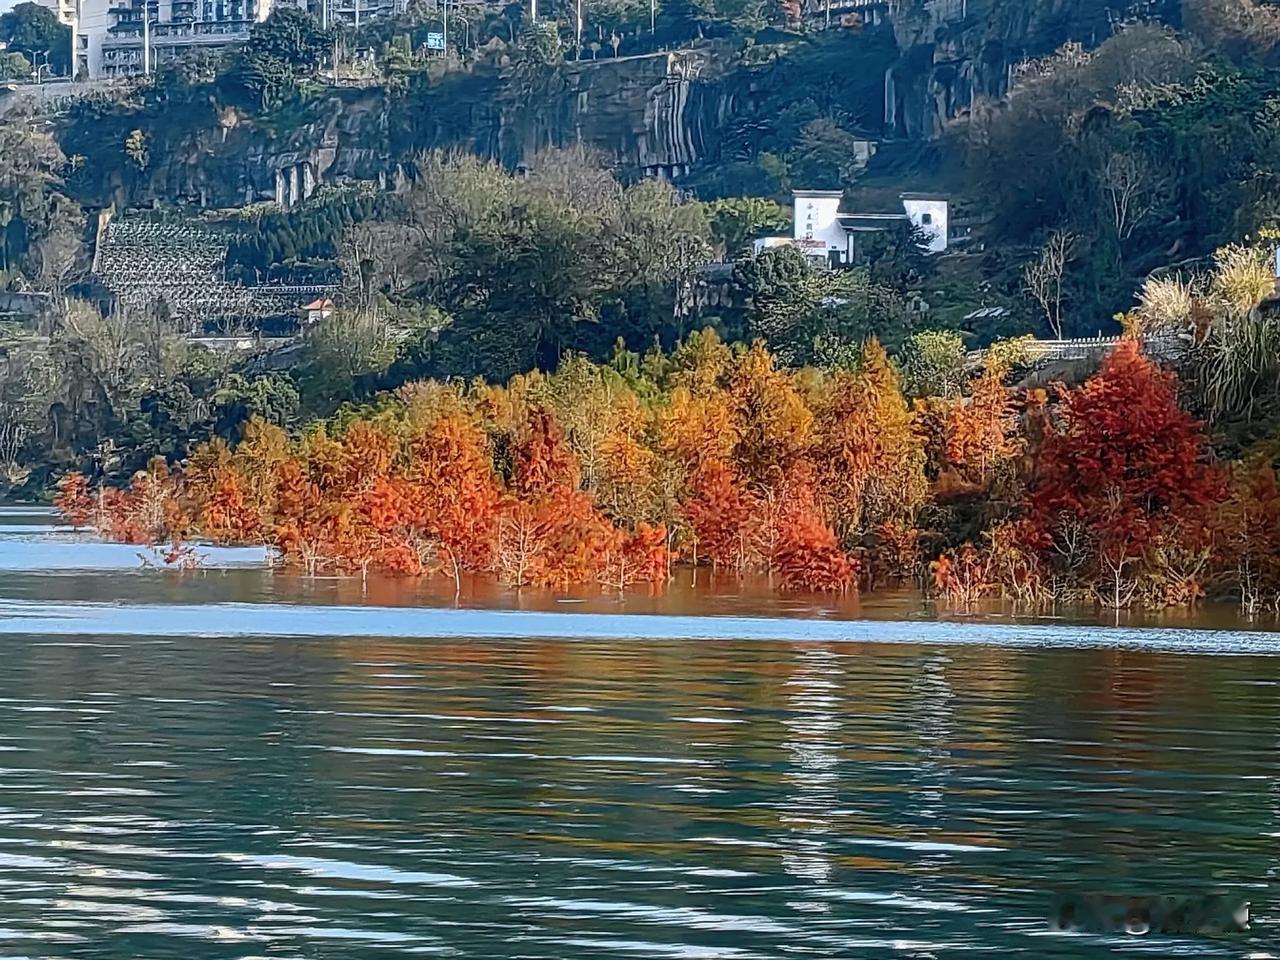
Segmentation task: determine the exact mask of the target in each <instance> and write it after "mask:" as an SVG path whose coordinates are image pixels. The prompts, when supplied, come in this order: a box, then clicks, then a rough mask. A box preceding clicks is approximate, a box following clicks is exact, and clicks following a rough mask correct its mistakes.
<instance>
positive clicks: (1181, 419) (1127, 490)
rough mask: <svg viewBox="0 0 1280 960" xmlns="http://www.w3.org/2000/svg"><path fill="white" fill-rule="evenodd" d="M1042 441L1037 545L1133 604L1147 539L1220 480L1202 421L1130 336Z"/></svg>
mask: <svg viewBox="0 0 1280 960" xmlns="http://www.w3.org/2000/svg"><path fill="white" fill-rule="evenodd" d="M1063 406H1064V409H1063V425H1062V427H1061V429H1059V430H1058V431H1056V432H1052V433H1050V434H1049V435H1048V436H1047V437H1046V438H1045V442H1044V446H1043V449H1042V451H1041V456H1040V462H1039V464H1038V465H1037V471H1036V476H1035V478H1034V481H1033V486H1032V489H1031V492H1030V496H1029V500H1028V502H1027V504H1026V506H1027V511H1026V512H1027V517H1028V519H1029V520H1030V525H1029V528H1030V530H1031V532H1032V536H1033V538H1034V540H1035V544H1036V546H1038V547H1039V548H1040V550H1041V551H1042V553H1044V554H1045V555H1047V556H1054V557H1056V558H1058V560H1059V561H1060V563H1061V564H1062V565H1065V566H1066V568H1067V572H1068V573H1069V574H1070V575H1072V576H1076V577H1079V578H1083V579H1084V580H1085V582H1086V583H1088V585H1089V586H1091V587H1092V588H1093V589H1094V591H1095V592H1096V593H1097V595H1098V596H1099V598H1100V599H1102V600H1103V601H1104V602H1105V603H1107V604H1110V605H1114V606H1127V605H1128V604H1129V603H1130V602H1131V601H1132V599H1133V596H1134V593H1135V591H1136V588H1137V580H1138V578H1137V572H1138V571H1137V567H1138V566H1139V565H1140V562H1141V561H1142V559H1143V555H1144V553H1145V552H1146V550H1147V549H1148V547H1149V546H1150V545H1151V544H1152V543H1153V542H1154V541H1155V540H1156V539H1157V538H1158V537H1162V536H1167V535H1169V533H1170V532H1171V531H1173V530H1175V529H1176V528H1177V527H1178V526H1179V524H1180V523H1182V522H1183V521H1184V520H1187V519H1189V518H1190V517H1191V516H1192V515H1193V514H1194V513H1195V512H1196V511H1199V510H1202V509H1203V508H1204V507H1205V506H1206V505H1208V504H1210V503H1213V502H1215V501H1216V500H1217V499H1218V498H1219V497H1220V496H1221V495H1222V490H1223V483H1222V478H1221V476H1220V474H1219V472H1218V471H1217V470H1216V469H1214V468H1213V467H1211V466H1210V465H1209V464H1208V463H1207V462H1206V456H1207V447H1206V443H1205V437H1204V433H1203V431H1202V428H1201V425H1200V424H1199V423H1198V422H1197V421H1196V420H1194V419H1193V418H1192V417H1191V416H1189V415H1188V414H1187V413H1185V412H1184V411H1183V410H1181V409H1180V408H1179V407H1178V403H1177V396H1176V393H1175V389H1174V379H1173V376H1172V375H1171V374H1168V373H1165V372H1163V371H1161V370H1160V369H1159V368H1158V367H1156V366H1155V364H1153V363H1152V362H1151V360H1149V359H1148V358H1147V357H1146V356H1144V355H1143V353H1142V352H1141V350H1140V349H1139V347H1138V344H1137V342H1136V341H1132V340H1126V341H1124V342H1123V343H1121V344H1120V346H1118V347H1117V348H1116V349H1115V351H1114V352H1112V353H1111V355H1110V356H1108V357H1107V358H1106V360H1105V361H1104V362H1103V364H1102V369H1101V371H1100V372H1099V373H1098V374H1097V375H1096V376H1094V377H1092V378H1091V379H1090V380H1088V381H1087V382H1086V383H1085V384H1084V385H1083V386H1082V387H1080V388H1079V389H1078V390H1075V391H1073V392H1071V393H1070V394H1068V395H1067V397H1066V399H1065V402H1064V405H1063Z"/></svg>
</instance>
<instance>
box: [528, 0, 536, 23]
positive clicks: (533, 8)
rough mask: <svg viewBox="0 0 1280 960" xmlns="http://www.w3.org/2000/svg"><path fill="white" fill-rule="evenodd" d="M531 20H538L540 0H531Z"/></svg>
mask: <svg viewBox="0 0 1280 960" xmlns="http://www.w3.org/2000/svg"><path fill="white" fill-rule="evenodd" d="M529 21H530V22H531V23H537V22H538V0H529Z"/></svg>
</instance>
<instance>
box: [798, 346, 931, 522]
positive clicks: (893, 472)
mask: <svg viewBox="0 0 1280 960" xmlns="http://www.w3.org/2000/svg"><path fill="white" fill-rule="evenodd" d="M818 432H819V435H820V441H819V444H818V448H817V452H816V453H815V455H814V461H815V462H816V463H817V464H818V465H819V469H820V476H819V479H820V485H821V490H822V495H823V498H824V500H825V501H826V504H827V511H828V514H829V516H830V517H831V518H832V520H833V526H834V529H835V532H836V534H837V535H838V537H839V538H840V539H841V540H842V541H844V542H846V543H848V542H851V541H855V540H859V539H861V538H862V537H864V536H865V535H867V534H868V533H870V532H871V531H872V530H874V529H875V528H876V527H877V526H878V525H879V524H881V523H884V522H885V521H888V520H903V521H906V522H914V520H915V515H916V513H917V511H918V510H919V508H920V506H921V504H922V503H923V501H924V498H925V495H926V494H927V492H928V484H927V483H926V481H925V477H924V445H923V441H922V439H921V438H920V437H919V436H918V435H917V434H916V432H915V430H914V429H913V421H912V414H911V411H910V409H909V408H908V407H907V403H906V399H905V398H904V397H903V395H902V390H901V387H900V386H899V383H898V375H897V373H896V372H895V371H894V369H893V366H892V364H890V363H889V357H888V355H887V354H886V353H885V351H884V348H883V347H882V346H880V344H879V343H878V342H877V341H875V340H869V341H868V342H867V344H866V345H865V347H864V348H863V354H862V361H861V363H860V364H859V367H858V370H857V371H855V372H847V371H840V372H837V373H836V374H835V375H834V376H833V377H832V380H831V383H830V384H829V387H828V389H827V394H826V396H825V398H824V399H823V402H822V404H821V408H820V410H819V416H818Z"/></svg>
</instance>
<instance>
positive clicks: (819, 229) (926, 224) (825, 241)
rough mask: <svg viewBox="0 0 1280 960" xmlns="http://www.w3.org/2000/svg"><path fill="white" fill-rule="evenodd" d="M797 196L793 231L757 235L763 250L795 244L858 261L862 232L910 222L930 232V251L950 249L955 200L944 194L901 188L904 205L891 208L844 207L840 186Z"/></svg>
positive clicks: (820, 253) (814, 252)
mask: <svg viewBox="0 0 1280 960" xmlns="http://www.w3.org/2000/svg"><path fill="white" fill-rule="evenodd" d="M792 196H793V204H794V210H793V221H792V223H793V231H792V234H793V235H792V236H790V237H765V238H763V239H761V240H757V241H756V244H755V247H756V252H757V253H759V252H760V251H761V250H766V249H768V248H770V247H778V246H795V247H798V248H799V249H800V250H802V251H803V252H804V253H805V254H807V255H808V256H811V257H817V258H821V259H823V260H829V261H834V262H838V263H854V262H856V261H857V259H858V255H857V250H858V241H859V239H860V238H861V237H863V236H865V235H866V234H872V233H883V232H885V231H888V230H894V229H897V228H898V227H902V226H906V225H908V224H909V225H911V226H914V227H916V228H918V229H919V230H920V232H921V233H922V234H923V235H924V237H925V239H926V241H927V242H926V249H927V250H928V252H929V253H942V252H944V251H945V250H946V249H947V227H948V211H949V206H950V205H949V203H948V201H947V198H946V197H944V196H941V195H940V194H933V193H904V194H901V196H900V197H899V199H900V200H901V202H902V210H901V211H900V212H899V211H894V212H891V213H842V212H841V210H840V201H841V199H842V198H843V194H842V193H841V191H839V190H796V191H794V192H793V194H792Z"/></svg>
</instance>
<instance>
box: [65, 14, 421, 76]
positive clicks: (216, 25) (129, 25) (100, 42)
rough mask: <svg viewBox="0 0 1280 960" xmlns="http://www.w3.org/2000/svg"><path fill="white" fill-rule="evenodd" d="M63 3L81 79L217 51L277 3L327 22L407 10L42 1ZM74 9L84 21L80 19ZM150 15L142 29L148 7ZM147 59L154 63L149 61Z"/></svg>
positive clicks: (234, 42)
mask: <svg viewBox="0 0 1280 960" xmlns="http://www.w3.org/2000/svg"><path fill="white" fill-rule="evenodd" d="M45 2H48V3H57V4H61V5H66V6H68V7H69V9H70V10H71V13H70V16H71V17H72V19H71V20H67V21H64V22H68V23H74V24H76V25H75V26H74V27H73V29H74V30H75V48H76V74H77V76H81V77H88V78H89V79H94V80H96V79H99V78H113V77H128V76H136V75H138V74H141V73H145V72H147V69H148V66H149V67H150V69H152V70H154V69H156V68H157V67H158V66H161V65H163V64H165V63H167V62H169V61H171V60H173V59H176V58H178V57H182V56H185V55H187V54H189V53H191V52H193V51H197V50H206V51H218V50H225V49H226V48H228V47H234V46H238V45H239V44H242V43H244V42H245V40H247V39H248V38H249V31H250V30H251V29H252V28H253V25H254V24H255V23H260V22H261V21H263V20H265V19H267V17H268V16H269V15H270V13H271V11H272V9H273V8H274V7H276V6H281V5H288V6H296V7H300V8H302V9H304V10H307V11H309V12H310V13H312V14H314V15H315V16H316V17H317V18H318V19H321V20H322V21H325V22H338V21H346V22H349V23H353V24H355V23H364V22H366V21H367V20H370V19H374V18H377V17H385V16H392V15H394V14H397V13H400V12H402V11H403V10H404V7H405V0H45ZM76 5H78V6H79V16H78V19H77V18H76V11H75V7H76ZM144 5H145V8H146V9H147V10H148V11H149V13H150V21H151V22H150V26H149V29H146V28H144V23H143V15H142V14H143V9H144ZM148 60H149V61H150V63H149V64H148Z"/></svg>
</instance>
